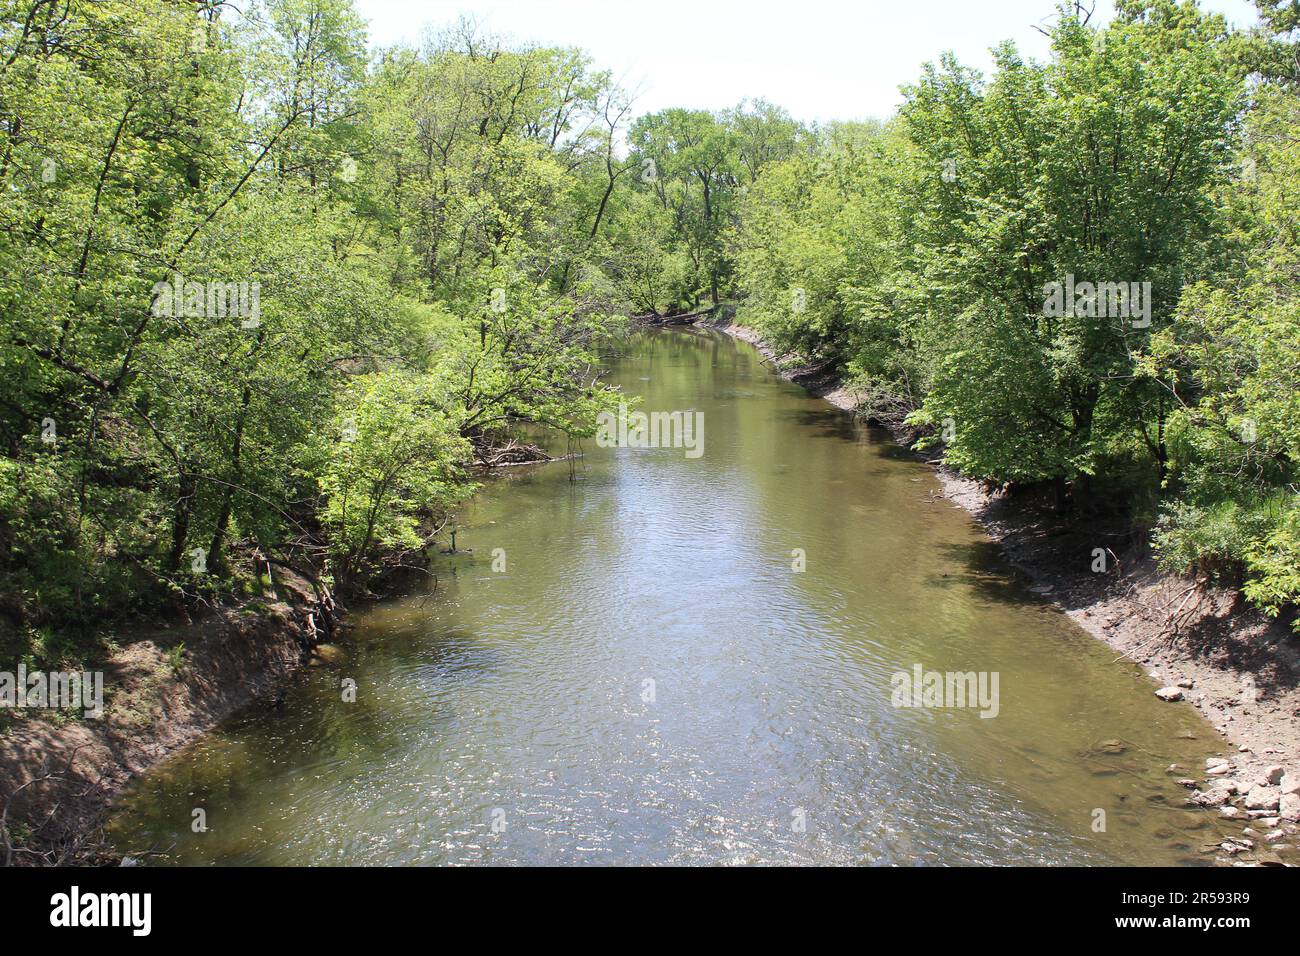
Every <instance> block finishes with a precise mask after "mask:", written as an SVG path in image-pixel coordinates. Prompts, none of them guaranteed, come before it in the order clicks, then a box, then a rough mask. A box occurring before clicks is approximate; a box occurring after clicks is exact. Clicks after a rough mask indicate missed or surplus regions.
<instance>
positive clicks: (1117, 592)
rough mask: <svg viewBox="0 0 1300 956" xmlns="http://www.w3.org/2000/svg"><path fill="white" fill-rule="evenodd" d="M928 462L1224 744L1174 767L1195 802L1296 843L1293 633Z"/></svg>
mask: <svg viewBox="0 0 1300 956" xmlns="http://www.w3.org/2000/svg"><path fill="white" fill-rule="evenodd" d="M707 327H709V328H715V329H718V330H719V331H722V332H724V333H726V334H727V335H730V336H732V337H734V338H736V339H739V340H741V341H744V342H748V343H749V344H751V345H753V346H754V347H755V348H757V349H758V351H759V352H760V353H761V354H762V355H763V356H764V357H765V358H766V359H767V360H768V362H769V363H770V364H771V366H772V367H773V369H774V370H776V371H777V372H778V373H779V374H780V375H782V376H783V377H784V378H786V379H788V380H789V381H792V382H794V383H796V384H799V385H803V386H804V387H805V388H807V389H808V390H809V391H810V392H812V393H813V394H814V395H817V396H818V397H820V398H823V399H824V400H826V401H827V402H829V403H830V404H832V405H834V406H836V407H837V408H840V409H843V410H844V411H846V412H850V413H855V412H856V409H857V407H858V405H859V401H858V398H857V396H855V395H854V393H853V391H852V390H851V389H850V388H848V387H847V386H846V385H845V384H844V383H843V382H841V381H840V380H839V379H838V378H836V377H835V376H834V375H831V374H828V373H827V371H826V370H825V369H824V368H818V367H813V368H810V367H808V366H805V365H800V364H799V363H798V362H797V361H796V360H794V359H793V358H792V357H790V356H786V355H781V354H779V353H777V352H776V351H775V350H773V349H772V348H771V347H770V346H769V345H767V343H765V342H764V341H763V340H762V337H761V336H760V335H759V334H758V333H757V332H756V331H755V330H754V329H751V328H748V327H746V326H741V325H737V324H735V323H730V324H710V325H709V326H707ZM877 424H882V423H877ZM889 430H890V431H891V432H892V433H893V435H894V438H895V440H896V441H897V442H898V443H899V444H900V445H902V446H903V447H905V448H910V447H911V444H912V442H913V440H914V438H915V436H914V435H911V434H909V433H908V431H907V429H906V428H905V427H894V428H890V429H889ZM915 454H917V457H918V458H921V459H922V460H925V461H927V462H928V463H930V464H931V465H933V466H934V468H935V470H936V473H937V474H938V477H939V480H940V481H941V483H942V486H943V494H942V496H935V498H936V500H938V499H946V500H947V501H950V502H952V503H953V504H954V505H957V506H958V507H961V508H963V509H964V510H966V511H967V512H968V513H970V514H971V516H972V517H974V518H975V520H976V521H977V522H978V523H979V524H980V525H981V526H982V527H983V528H984V529H985V530H986V531H987V532H988V534H989V536H990V537H991V538H992V539H993V540H994V541H995V542H996V543H997V544H998V545H999V546H1000V547H1001V549H1002V552H1003V554H1004V555H1005V556H1006V558H1007V560H1008V561H1009V562H1010V563H1011V564H1012V565H1013V566H1014V567H1015V568H1016V569H1017V570H1018V571H1020V572H1021V573H1023V574H1024V575H1025V576H1026V577H1027V578H1028V579H1030V580H1031V581H1032V582H1033V586H1032V588H1031V590H1033V591H1034V592H1035V593H1037V594H1039V595H1040V596H1041V597H1042V599H1043V600H1044V601H1046V602H1049V603H1051V604H1053V605H1055V606H1056V607H1058V608H1060V609H1061V610H1062V611H1064V612H1065V613H1066V614H1067V615H1068V616H1069V617H1070V618H1071V619H1072V620H1074V621H1075V623H1077V624H1078V625H1079V626H1080V627H1082V628H1083V629H1084V630H1085V631H1087V632H1088V633H1089V634H1091V635H1092V636H1094V637H1096V638H1097V639H1099V640H1101V641H1103V642H1105V643H1106V644H1107V645H1109V646H1110V647H1113V648H1114V649H1115V650H1116V651H1117V652H1118V653H1119V655H1120V657H1117V658H1116V660H1117V661H1118V660H1121V659H1123V658H1128V659H1130V660H1133V661H1135V662H1137V663H1138V664H1140V665H1141V666H1142V667H1143V668H1144V669H1145V670H1146V671H1147V673H1148V674H1149V675H1150V676H1151V679H1152V680H1153V681H1154V682H1155V686H1153V687H1152V692H1153V693H1159V694H1160V695H1161V697H1162V699H1169V700H1170V705H1171V706H1181V704H1180V703H1179V701H1187V702H1189V703H1191V704H1192V706H1194V707H1196V708H1197V709H1199V710H1200V711H1201V713H1202V714H1203V715H1204V716H1205V718H1206V720H1207V721H1209V723H1210V724H1211V725H1212V726H1213V727H1214V728H1215V730H1216V731H1218V733H1219V734H1220V735H1221V737H1222V738H1223V745H1224V746H1223V748H1222V751H1221V756H1220V758H1218V759H1219V760H1221V761H1222V762H1221V763H1215V764H1214V765H1213V766H1210V765H1209V762H1207V766H1206V767H1179V766H1172V767H1169V768H1167V771H1168V773H1169V774H1170V775H1171V776H1174V777H1176V778H1177V779H1179V780H1180V781H1182V782H1183V783H1184V785H1185V786H1187V787H1188V789H1189V791H1191V792H1190V793H1189V798H1188V799H1189V802H1190V803H1193V804H1194V805H1197V806H1205V807H1215V808H1218V812H1220V813H1222V814H1223V815H1225V816H1229V817H1234V816H1239V817H1240V818H1242V820H1243V821H1251V820H1262V821H1264V822H1263V824H1262V825H1263V826H1265V827H1267V828H1268V830H1269V832H1270V834H1273V833H1274V831H1275V830H1277V829H1278V824H1281V830H1282V836H1281V837H1277V836H1276V835H1274V839H1275V840H1281V839H1284V840H1286V841H1287V842H1289V843H1295V842H1297V840H1298V839H1300V832H1297V830H1298V828H1297V827H1296V826H1295V824H1296V823H1297V822H1300V646H1298V645H1300V642H1298V641H1297V640H1296V638H1295V636H1294V635H1293V634H1292V633H1291V631H1290V628H1289V627H1288V626H1287V624H1286V623H1285V622H1282V621H1274V620H1270V619H1268V618H1266V617H1265V616H1264V615H1262V614H1260V613H1258V612H1257V611H1255V610H1253V609H1251V608H1249V607H1247V606H1245V605H1244V604H1243V602H1241V601H1239V600H1238V599H1237V595H1236V594H1235V592H1232V591H1229V590H1226V589H1222V588H1216V587H1213V586H1204V585H1202V584H1200V583H1198V582H1196V581H1193V580H1191V579H1184V578H1182V577H1179V576H1176V575H1169V574H1164V573H1162V572H1160V571H1159V569H1158V568H1157V566H1156V563H1155V560H1154V558H1153V557H1152V555H1151V552H1150V548H1149V546H1148V544H1147V536H1146V535H1145V534H1141V533H1138V534H1133V533H1132V531H1131V529H1117V528H1116V527H1113V526H1105V525H1098V524H1091V525H1085V524H1076V525H1073V526H1071V525H1068V524H1066V523H1064V522H1062V520H1061V519H1060V518H1059V517H1057V516H1056V515H1054V514H1053V512H1052V510H1051V508H1050V506H1049V504H1048V502H1047V501H1046V500H1044V499H1039V498H1034V497H1022V496H1015V497H1013V496H1008V495H1006V494H1004V493H1001V492H999V491H997V490H990V489H988V488H985V487H984V486H983V485H982V484H981V483H979V482H976V481H971V480H969V479H966V478H963V477H962V476H960V475H957V474H955V473H953V472H952V471H951V470H949V469H948V468H946V467H944V466H943V465H942V463H941V462H940V461H939V460H938V459H939V456H938V455H925V454H921V453H915ZM1097 548H1101V549H1102V551H1103V552H1105V554H1106V558H1107V561H1106V567H1107V571H1106V572H1104V573H1094V572H1093V571H1092V567H1093V562H1094V561H1095V558H1094V552H1095V549H1097ZM1248 829H1249V828H1248ZM1247 839H1255V837H1247ZM1226 852H1229V854H1230V855H1232V851H1226Z"/></svg>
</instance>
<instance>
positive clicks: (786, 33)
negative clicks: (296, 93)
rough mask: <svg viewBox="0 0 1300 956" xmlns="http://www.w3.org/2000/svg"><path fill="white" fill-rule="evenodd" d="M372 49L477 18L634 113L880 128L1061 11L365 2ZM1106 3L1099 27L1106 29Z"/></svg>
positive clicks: (1234, 4) (909, 5)
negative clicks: (945, 72)
mask: <svg viewBox="0 0 1300 956" xmlns="http://www.w3.org/2000/svg"><path fill="white" fill-rule="evenodd" d="M1201 5H1202V6H1203V7H1205V8H1207V9H1210V10H1214V11H1216V12H1219V13H1223V14H1224V15H1226V16H1227V18H1228V21H1229V22H1230V23H1234V24H1236V25H1239V26H1250V25H1253V24H1254V23H1255V22H1256V19H1257V18H1256V16H1255V12H1254V7H1253V6H1252V4H1251V3H1250V2H1249V0H1202V3H1201ZM357 6H358V8H359V9H360V11H361V14H362V16H363V17H365V18H366V19H367V20H368V21H369V22H370V37H371V43H372V44H374V45H378V46H387V45H391V44H394V43H402V42H405V43H410V44H417V45H418V44H419V42H420V40H421V38H422V36H423V34H424V32H425V30H426V29H427V28H428V27H431V26H432V27H435V28H437V27H442V26H446V25H448V24H450V23H453V22H454V21H455V20H456V19H457V18H458V17H459V16H461V15H462V14H464V15H467V16H472V17H473V18H474V19H475V20H476V21H477V22H478V23H479V24H480V25H482V27H483V28H484V29H485V30H486V31H487V32H490V33H494V34H501V35H504V36H507V37H510V38H512V39H515V40H519V41H534V42H537V43H542V44H545V45H561V46H578V47H582V48H583V49H585V50H586V51H587V52H588V53H590V54H591V55H592V57H593V58H594V59H595V63H596V65H597V66H598V67H599V68H603V69H609V70H612V71H613V72H614V75H615V76H616V77H618V78H620V79H621V80H622V83H623V85H624V86H625V87H628V88H630V89H633V90H637V91H639V95H638V97H637V101H636V106H635V112H636V113H638V114H639V113H647V112H654V111H657V110H661V109H665V108H667V107H670V106H680V107H686V108H690V109H710V110H717V109H723V108H725V107H729V106H735V105H736V104H737V103H739V102H740V101H741V100H742V99H744V98H746V97H748V98H750V99H756V98H759V97H761V98H764V99H767V100H770V101H772V102H773V103H777V104H779V105H780V106H784V107H785V108H786V109H787V110H789V111H790V112H791V113H792V114H793V115H794V116H795V117H796V118H798V119H801V120H804V121H808V122H812V121H818V122H824V121H827V120H847V119H865V118H867V117H877V118H884V117H887V116H889V115H890V114H891V113H893V112H894V109H895V108H896V107H897V106H898V105H899V103H900V102H901V96H900V95H899V92H898V88H899V86H900V85H902V84H904V83H910V82H913V81H914V80H915V79H916V78H917V77H918V76H919V75H920V69H921V65H922V64H923V63H925V62H926V61H927V60H935V59H937V58H938V56H939V54H940V53H942V52H943V51H945V50H952V51H954V52H955V53H956V54H957V57H958V59H959V60H960V61H961V62H962V63H965V64H967V65H970V66H973V67H976V68H977V69H981V70H984V71H988V70H989V68H990V66H991V63H992V58H991V57H990V56H989V52H988V51H989V49H990V48H991V47H993V46H994V45H996V44H998V43H1000V42H1001V41H1003V40H1008V39H1009V40H1014V41H1015V42H1016V44H1017V46H1019V48H1020V49H1021V51H1022V52H1024V53H1025V54H1027V55H1029V56H1032V57H1036V58H1040V59H1041V58H1045V57H1046V55H1047V49H1048V46H1047V40H1046V38H1045V37H1043V36H1042V35H1041V34H1040V33H1038V32H1037V31H1036V30H1035V29H1034V25H1035V24H1042V23H1044V22H1046V21H1047V20H1048V19H1049V18H1050V17H1051V16H1052V15H1053V13H1054V11H1055V0H357ZM1112 10H1113V6H1112V4H1111V3H1110V0H1098V3H1097V12H1096V14H1095V16H1096V17H1099V18H1106V19H1108V18H1109V17H1110V15H1111V12H1112Z"/></svg>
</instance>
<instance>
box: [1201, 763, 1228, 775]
mask: <svg viewBox="0 0 1300 956" xmlns="http://www.w3.org/2000/svg"><path fill="white" fill-rule="evenodd" d="M1205 772H1206V773H1207V774H1209V775H1210V776H1211V777H1218V776H1222V775H1223V774H1225V773H1232V764H1228V763H1222V764H1215V765H1214V766H1213V767H1211V768H1209V769H1208V770H1206V771H1205Z"/></svg>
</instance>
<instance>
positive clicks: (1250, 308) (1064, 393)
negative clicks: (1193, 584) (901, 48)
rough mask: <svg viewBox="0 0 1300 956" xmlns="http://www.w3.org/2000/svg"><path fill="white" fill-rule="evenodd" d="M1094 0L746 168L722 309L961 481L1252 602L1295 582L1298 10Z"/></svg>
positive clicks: (1298, 536)
mask: <svg viewBox="0 0 1300 956" xmlns="http://www.w3.org/2000/svg"><path fill="white" fill-rule="evenodd" d="M1118 7H1119V9H1118V15H1117V16H1116V18H1115V19H1114V21H1113V22H1111V23H1110V24H1109V25H1107V26H1105V27H1104V28H1102V27H1097V26H1095V25H1091V24H1089V23H1087V22H1086V17H1085V18H1081V16H1080V14H1079V13H1078V10H1077V8H1070V7H1062V8H1061V9H1060V10H1059V11H1058V13H1059V15H1058V17H1057V19H1056V21H1055V26H1054V27H1053V29H1052V30H1051V41H1052V55H1051V57H1050V59H1049V61H1048V62H1045V63H1035V62H1028V61H1026V60H1025V59H1024V58H1022V57H1021V56H1020V55H1019V54H1018V53H1017V51H1016V50H1015V48H1014V47H1012V46H1010V45H1004V46H1002V47H999V48H998V49H997V50H995V51H994V54H995V64H996V69H995V72H994V74H993V75H992V76H991V77H990V78H987V79H986V78H983V77H981V76H979V75H977V74H976V73H975V72H973V71H971V70H969V69H967V68H964V67H963V66H961V65H960V64H958V63H957V62H955V61H954V60H953V59H952V58H951V57H945V58H943V59H942V60H941V61H940V62H939V63H938V64H937V65H932V66H929V67H927V68H926V70H925V72H924V75H923V76H922V77H921V79H920V80H919V81H918V82H917V83H916V84H915V85H913V86H911V87H909V88H907V89H906V91H905V92H906V102H905V105H904V106H903V108H902V109H901V110H900V113H899V115H898V116H897V117H896V118H895V119H894V120H893V121H892V122H890V123H889V124H887V125H884V126H871V125H857V126H837V127H831V128H829V129H825V130H822V131H820V133H819V136H818V137H817V144H816V149H815V151H813V152H812V153H810V154H802V155H796V156H792V157H790V158H788V159H786V160H784V161H782V162H780V163H777V164H776V165H774V166H772V167H770V168H768V169H767V170H765V171H764V172H763V174H762V175H761V176H760V177H759V178H758V181H757V182H756V184H755V185H754V187H753V188H752V189H751V190H749V191H748V192H747V194H746V195H745V196H744V198H743V199H742V201H741V213H740V223H739V227H738V229H737V231H736V233H735V237H734V240H733V242H732V251H733V255H734V258H735V262H736V264H737V283H738V286H739V290H740V294H741V295H742V297H743V298H742V301H741V306H740V314H741V318H742V320H743V321H745V322H747V323H749V324H753V325H755V326H757V327H758V328H759V329H760V330H761V331H762V332H763V333H764V334H765V335H766V336H767V337H768V338H769V339H771V340H772V341H773V342H774V343H775V344H777V345H779V346H781V347H783V348H786V349H790V350H793V351H795V352H798V353H802V354H803V355H805V356H807V357H810V358H817V359H821V360H826V361H830V362H835V363H838V364H839V365H840V366H841V367H843V368H844V369H845V371H846V373H847V374H848V375H849V377H851V378H852V379H853V380H854V382H855V383H856V384H857V385H858V386H859V388H860V389H861V392H862V394H863V395H864V396H865V406H866V411H867V412H868V413H870V414H872V415H874V416H876V417H877V418H879V419H881V420H884V421H887V422H890V423H893V424H898V425H901V424H904V423H906V424H908V425H911V426H913V427H914V428H915V429H916V430H917V432H918V433H919V435H920V440H919V444H920V445H922V446H926V445H941V446H942V449H943V456H944V459H945V461H946V462H947V463H948V464H949V465H951V466H952V467H954V468H956V469H957V470H959V471H961V472H962V473H964V474H966V475H969V476H972V477H976V478H980V479H985V480H988V481H991V482H995V483H998V484H1005V485H1010V486H1020V487H1025V486H1034V485H1046V486H1048V487H1054V488H1055V492H1056V497H1057V502H1058V505H1059V506H1060V507H1061V508H1062V509H1075V510H1076V511H1085V512H1086V511H1089V510H1095V509H1097V508H1099V507H1110V508H1113V507H1116V506H1120V507H1123V508H1126V509H1128V511H1129V513H1130V515H1131V516H1132V517H1133V518H1134V519H1135V520H1136V521H1138V522H1140V523H1141V522H1147V523H1150V524H1152V525H1154V543H1155V545H1156V548H1157V551H1158V553H1159V555H1160V557H1161V559H1162V560H1163V562H1164V563H1165V565H1166V566H1167V567H1169V568H1170V569H1174V570H1178V571H1192V570H1198V571H1204V572H1211V573H1219V574H1224V575H1226V577H1227V579H1228V580H1229V581H1230V582H1231V583H1236V584H1244V591H1245V594H1246V595H1247V596H1248V597H1250V598H1252V599H1253V600H1255V601H1256V602H1257V603H1258V604H1259V605H1260V606H1261V607H1263V608H1265V609H1266V610H1268V611H1270V612H1271V613H1277V612H1279V611H1280V610H1281V609H1282V608H1284V607H1287V606H1290V605H1294V603H1295V602H1296V601H1297V599H1300V510H1298V509H1297V497H1296V496H1297V491H1298V490H1300V489H1297V485H1296V481H1297V474H1296V462H1297V452H1298V451H1300V446H1297V440H1298V439H1300V432H1298V431H1297V425H1296V422H1297V412H1298V411H1300V405H1298V404H1297V402H1298V401H1300V399H1297V390H1296V386H1297V383H1300V321H1298V320H1300V313H1297V310H1296V293H1295V289H1296V279H1297V278H1298V277H1300V256H1298V253H1300V250H1298V249H1297V243H1296V238H1297V237H1296V209H1297V208H1298V205H1300V204H1298V200H1300V192H1298V189H1300V187H1297V183H1300V175H1298V174H1300V166H1298V165H1297V164H1298V163H1300V146H1298V145H1297V144H1298V143H1300V125H1297V122H1298V121H1300V101H1297V97H1296V80H1297V73H1296V69H1297V68H1296V63H1297V60H1296V50H1297V46H1296V43H1295V30H1296V28H1297V26H1298V25H1300V14H1298V13H1297V10H1296V5H1295V4H1294V3H1283V2H1280V0H1260V3H1259V7H1260V12H1261V14H1262V18H1261V19H1262V20H1263V23H1264V26H1263V27H1262V28H1260V29H1257V30H1255V31H1252V32H1251V33H1249V34H1241V33H1234V32H1232V31H1229V30H1228V29H1227V27H1226V25H1225V23H1224V22H1223V20H1222V18H1220V17H1218V16H1216V15H1209V14H1205V13H1203V12H1202V11H1200V10H1199V9H1198V8H1197V7H1196V6H1195V5H1194V4H1192V3H1185V4H1182V5H1176V4H1174V3H1173V2H1171V0H1149V2H1140V0H1131V2H1122V3H1120V4H1119V5H1118ZM1072 293H1073V294H1072Z"/></svg>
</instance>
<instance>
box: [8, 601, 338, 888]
mask: <svg viewBox="0 0 1300 956" xmlns="http://www.w3.org/2000/svg"><path fill="white" fill-rule="evenodd" d="M280 583H281V585H282V587H281V593H282V595H283V598H282V599H278V600H272V599H269V598H267V599H262V600H252V601H244V602H242V603H239V604H237V605H234V606H227V607H219V608H217V609H214V610H211V611H209V612H207V614H206V615H205V616H203V617H201V618H199V619H197V620H195V621H194V622H193V623H189V624H184V625H178V626H172V627H158V628H155V629H154V630H152V631H150V632H148V633H147V634H145V635H143V636H136V637H133V639H132V641H131V643H130V644H129V645H127V646H125V647H123V648H122V649H121V650H120V651H118V652H116V653H115V654H113V655H112V657H111V658H110V659H109V660H108V662H107V663H106V664H105V665H104V668H103V669H104V697H105V701H104V703H105V707H104V714H103V717H102V718H101V719H98V720H75V721H70V722H66V723H59V722H55V721H51V720H48V719H45V718H44V717H42V716H37V715H27V716H24V717H23V719H21V720H20V721H19V722H18V723H17V724H16V725H15V726H13V727H11V728H10V729H9V732H8V733H6V734H3V735H0V813H5V812H6V811H7V817H6V821H5V822H6V824H7V826H6V828H5V831H4V832H7V833H8V839H7V840H5V839H4V838H3V833H0V865H4V864H5V863H6V862H8V863H9V864H12V865H50V864H57V863H106V864H113V863H116V862H118V860H117V859H116V858H115V857H114V856H113V855H112V854H110V853H108V852H106V851H105V850H104V844H103V840H102V832H101V828H102V825H103V820H104V816H105V811H106V810H107V808H108V806H109V804H110V803H111V801H112V800H113V798H114V796H115V795H116V794H117V792H118V791H119V790H120V789H121V788H122V786H123V785H124V784H126V783H127V781H129V780H130V779H131V778H132V777H134V776H136V775H137V774H140V773H143V772H144V771H146V770H148V769H149V768H150V767H152V766H153V765H154V764H156V763H158V762H159V761H160V760H162V759H163V758H165V757H166V756H168V755H169V754H171V753H173V752H174V751H176V750H178V749H180V748H182V747H184V746H186V745H187V744H190V743H192V742H193V741H194V740H196V739H197V738H198V737H200V736H202V735H203V734H204V733H206V732H207V731H209V730H211V729H212V728H213V727H215V726H216V725H217V724H218V723H220V722H221V721H222V720H224V719H225V718H226V717H228V716H230V715H231V714H232V713H234V712H235V711H236V710H238V709H240V708H241V707H244V706H246V705H248V704H250V703H253V702H255V701H257V700H259V699H261V700H264V701H265V702H266V705H267V706H275V705H276V698H277V687H278V686H279V685H280V684H281V683H282V682H283V681H284V680H285V678H287V677H288V676H289V675H290V674H291V673H293V672H294V671H295V670H297V669H298V668H299V667H300V666H302V665H303V664H304V663H306V662H307V661H309V660H310V658H311V655H312V653H313V647H314V645H315V641H316V639H317V638H318V637H319V636H321V631H320V626H319V623H318V622H321V621H322V620H324V619H325V618H326V617H327V616H328V615H330V614H332V612H333V609H332V607H330V608H322V607H321V606H320V605H319V603H318V602H317V600H316V598H315V597H314V596H312V595H311V594H310V591H309V589H308V588H307V587H306V586H305V584H303V583H302V582H297V583H294V582H290V583H289V584H288V586H284V584H285V582H280ZM169 651H170V654H169ZM182 652H183V653H182ZM159 849H161V848H159Z"/></svg>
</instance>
